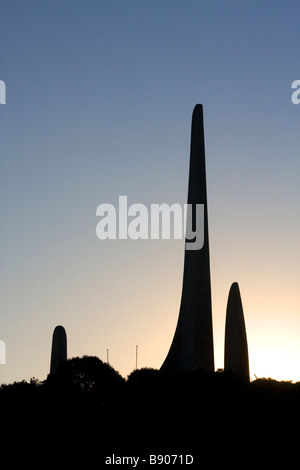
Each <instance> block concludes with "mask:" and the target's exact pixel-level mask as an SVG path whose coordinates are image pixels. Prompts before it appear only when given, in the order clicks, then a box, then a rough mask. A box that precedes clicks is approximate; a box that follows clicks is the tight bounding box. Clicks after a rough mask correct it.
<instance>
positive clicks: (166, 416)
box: [0, 356, 300, 453]
mask: <svg viewBox="0 0 300 470" xmlns="http://www.w3.org/2000/svg"><path fill="white" fill-rule="evenodd" d="M299 403H300V383H296V384H292V383H290V382H278V381H275V380H272V379H258V380H255V381H254V382H250V383H243V382H242V381H241V380H239V379H238V378H237V377H235V376H233V375H230V374H226V373H223V372H203V371H200V370H194V371H190V372H184V373H182V374H178V375H176V376H173V375H172V376H170V375H167V374H164V373H162V372H161V371H159V370H156V369H147V368H145V369H139V370H135V371H133V372H132V373H131V374H130V375H129V376H128V378H127V380H125V379H124V378H123V377H121V375H120V374H119V373H118V372H117V371H115V370H114V369H113V368H112V367H111V366H110V365H108V364H106V363H104V362H102V361H101V360H100V359H98V358H97V357H90V356H84V357H82V358H79V357H77V358H73V359H69V360H68V361H66V362H64V363H62V364H61V365H60V366H59V368H58V369H57V371H56V373H55V374H51V375H49V376H48V377H47V379H46V380H45V381H43V382H40V381H39V380H37V379H31V380H30V382H26V381H22V382H15V383H13V384H8V385H2V386H1V388H0V406H1V423H2V430H5V432H2V436H1V445H0V447H1V448H9V449H14V448H17V449H20V448H23V449H26V448H30V449H56V448H68V449H69V448H73V449H89V448H90V449H99V451H101V450H103V451H107V450H109V451H111V450H112V449H115V450H116V451H118V450H119V451H121V450H122V449H123V450H124V449H136V450H137V451H139V450H140V451H142V450H143V451H144V450H145V449H156V452H157V449H173V450H174V449H177V450H180V451H182V450H184V449H192V450H193V452H194V453H195V452H198V451H199V452H200V451H201V449H208V448H211V449H223V450H224V451H225V450H232V449H240V450H243V451H248V450H253V449H269V450H272V449H273V450H276V449H278V448H280V449H292V448H293V446H294V447H295V446H298V442H299V431H298V428H299V426H298V423H299V419H300V406H299Z"/></svg>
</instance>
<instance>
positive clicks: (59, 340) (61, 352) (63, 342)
mask: <svg viewBox="0 0 300 470" xmlns="http://www.w3.org/2000/svg"><path fill="white" fill-rule="evenodd" d="M66 360H67V335H66V331H65V329H64V327H63V326H60V325H58V326H56V327H55V329H54V332H53V337H52V350H51V363H50V374H54V372H56V371H57V368H58V366H59V364H60V363H61V362H64V361H66Z"/></svg>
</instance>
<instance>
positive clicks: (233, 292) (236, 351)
mask: <svg viewBox="0 0 300 470" xmlns="http://www.w3.org/2000/svg"><path fill="white" fill-rule="evenodd" d="M224 370H225V372H226V371H227V372H231V373H232V374H234V375H236V376H238V377H239V378H240V379H242V380H243V381H245V382H249V358H248V344H247V335H246V327H245V320H244V313H243V306H242V300H241V295H240V289H239V285H238V283H237V282H234V283H233V284H232V285H231V287H230V291H229V296H228V302H227V310H226V325H225V359H224Z"/></svg>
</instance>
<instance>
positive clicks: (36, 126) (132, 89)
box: [0, 0, 300, 383]
mask: <svg viewBox="0 0 300 470" xmlns="http://www.w3.org/2000/svg"><path fill="white" fill-rule="evenodd" d="M299 15H300V4H299V2H298V1H297V0H295V1H294V0H288V1H283V0H281V1H278V0H272V1H265V2H261V1H257V0H251V1H243V0H239V1H235V0H227V1H225V2H223V1H220V0H219V1H217V0H203V1H202V0H197V1H196V0H184V1H183V0H173V1H170V0H151V1H149V0H144V1H142V2H141V1H137V0H126V1H124V0H119V1H117V0H98V1H96V0H73V1H72V2H71V1H67V0H59V1H58V0H1V1H0V63H1V67H0V79H1V80H3V81H4V82H5V85H6V104H4V105H1V107H0V114H1V116H0V151H1V162H0V191H1V194H0V195H1V199H0V224H1V233H0V260H1V263H0V266H1V268H0V269H1V271H0V309H1V314H0V339H1V340H2V341H3V342H4V343H5V349H6V364H1V365H0V383H11V382H13V381H19V380H23V379H25V380H29V379H30V378H31V377H36V378H38V379H40V380H44V379H45V378H46V376H47V374H48V373H49V367H50V352H51V341H52V333H53V330H54V328H55V326H56V325H63V326H64V327H65V329H66V332H67V337H68V357H75V356H83V355H95V356H98V357H99V358H100V359H102V360H103V361H106V359H107V350H108V352H109V362H110V364H111V365H112V366H113V367H114V368H115V369H116V370H118V371H119V372H120V373H121V375H123V376H124V377H126V376H127V375H128V374H129V373H130V372H132V370H133V369H134V368H135V364H136V346H137V345H138V368H141V367H153V368H159V367H160V366H161V364H162V363H163V361H164V359H165V357H166V355H167V353H168V350H169V347H170V344H171V341H172V338H173V334H174V330H175V327H176V323H177V319H178V313H179V307H180V297H181V288H182V274H183V259H184V240H173V239H171V240H150V239H149V240H130V239H127V240H118V239H117V240H100V239H99V238H98V237H97V236H96V225H97V223H98V221H99V218H97V216H96V209H97V207H98V206H99V205H100V204H102V203H110V204H115V205H116V206H117V204H118V198H119V196H120V195H126V196H127V198H128V204H129V205H131V204H134V203H142V204H145V205H146V206H147V207H149V205H150V204H153V203H168V204H172V203H180V204H184V203H186V199H187V187H188V186H187V185H188V169H189V146H190V132H191V129H190V127H191V116H192V111H193V108H194V106H195V105H196V104H197V103H201V104H203V109H204V129H205V148H206V170H207V193H208V213H209V237H210V260H211V283H212V308H213V310H212V315H213V334H214V356H215V369H218V368H223V366H224V332H225V315H226V304H227V297H228V293H229V289H230V286H231V284H232V282H235V281H236V282H238V283H239V287H240V292H241V297H242V302H243V308H244V316H245V323H246V330H247V337H248V349H249V362H250V375H251V378H252V379H255V377H272V378H274V379H277V380H292V381H300V289H299V281H300V279H299V278H300V276H299V265H300V249H299V239H300V211H299V202H300V185H299V174H300V163H299V160H300V159H299V157H300V155H299V148H300V132H299V125H300V104H299V105H296V104H293V102H292V100H291V96H292V93H293V90H292V88H291V85H292V82H293V81H295V80H300V70H299V57H298V56H299V53H298V44H299V42H300V28H299Z"/></svg>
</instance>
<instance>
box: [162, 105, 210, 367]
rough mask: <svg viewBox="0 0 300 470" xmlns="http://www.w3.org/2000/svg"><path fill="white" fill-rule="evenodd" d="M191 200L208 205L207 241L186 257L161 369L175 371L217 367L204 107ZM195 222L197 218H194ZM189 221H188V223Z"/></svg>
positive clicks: (196, 126)
mask: <svg viewBox="0 0 300 470" xmlns="http://www.w3.org/2000/svg"><path fill="white" fill-rule="evenodd" d="M188 204H191V205H192V206H193V214H195V207H196V204H203V205H204V244H203V247H202V248H201V249H197V250H193V249H187V243H189V244H190V243H191V242H188V241H187V240H186V241H185V258H184V272H183V285H182V296H181V305H180V312H179V317H178V323H177V327H176V331H175V334H174V338H173V342H172V344H171V347H170V350H169V353H168V355H167V357H166V359H165V361H164V363H163V365H162V366H161V370H162V371H164V372H167V373H171V374H177V373H180V372H183V371H187V370H192V369H195V368H198V369H202V370H204V371H209V372H213V371H214V351H213V331H212V312H211V285H210V263H209V240H208V217H207V194H206V170H205V148H204V128H203V108H202V105H201V104H197V105H196V106H195V108H194V111H193V117H192V130H191V147H190V170H189V188H188ZM193 222H194V220H193ZM188 225H189V224H188V223H187V226H188Z"/></svg>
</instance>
